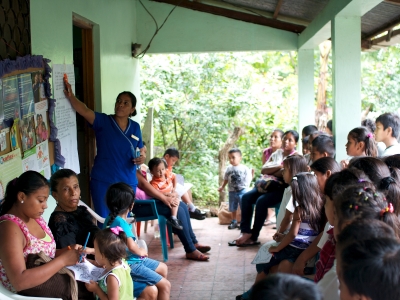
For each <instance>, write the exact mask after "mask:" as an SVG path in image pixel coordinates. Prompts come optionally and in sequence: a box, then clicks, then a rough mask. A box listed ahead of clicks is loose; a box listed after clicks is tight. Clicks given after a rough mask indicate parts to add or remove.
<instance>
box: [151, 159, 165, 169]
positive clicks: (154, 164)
mask: <svg viewBox="0 0 400 300" xmlns="http://www.w3.org/2000/svg"><path fill="white" fill-rule="evenodd" d="M162 163H164V161H163V160H162V159H161V158H159V157H153V158H152V159H150V160H149V170H150V172H152V171H153V169H154V168H155V167H157V166H158V165H160V164H162Z"/></svg>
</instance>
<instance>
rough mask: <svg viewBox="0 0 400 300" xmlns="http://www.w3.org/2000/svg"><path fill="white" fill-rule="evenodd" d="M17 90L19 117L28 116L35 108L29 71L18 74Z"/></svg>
mask: <svg viewBox="0 0 400 300" xmlns="http://www.w3.org/2000/svg"><path fill="white" fill-rule="evenodd" d="M18 92H19V102H20V105H21V118H22V119H23V118H28V117H30V116H32V115H33V113H34V110H35V107H34V100H33V91H32V81H31V75H30V74H29V73H26V74H20V75H18Z"/></svg>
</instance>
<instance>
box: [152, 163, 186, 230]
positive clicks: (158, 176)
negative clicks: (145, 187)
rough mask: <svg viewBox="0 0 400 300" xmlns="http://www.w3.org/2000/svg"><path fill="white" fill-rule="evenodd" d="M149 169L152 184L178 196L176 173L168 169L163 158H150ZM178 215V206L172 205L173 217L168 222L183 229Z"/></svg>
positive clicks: (158, 188) (166, 192)
mask: <svg viewBox="0 0 400 300" xmlns="http://www.w3.org/2000/svg"><path fill="white" fill-rule="evenodd" d="M149 170H150V173H151V175H152V176H153V178H152V179H151V181H150V184H151V185H152V186H153V187H154V188H155V189H156V190H159V191H160V192H161V193H163V194H165V195H168V196H170V197H176V194H175V193H173V192H174V188H175V186H176V178H175V174H174V173H172V172H170V171H168V170H167V169H166V167H165V164H164V162H163V161H162V160H161V158H158V157H154V158H152V159H150V161H149ZM177 215H178V206H172V207H171V217H169V218H168V219H167V222H168V223H169V224H171V226H172V227H174V228H176V229H179V230H182V226H181V225H180V224H179V220H178V218H177Z"/></svg>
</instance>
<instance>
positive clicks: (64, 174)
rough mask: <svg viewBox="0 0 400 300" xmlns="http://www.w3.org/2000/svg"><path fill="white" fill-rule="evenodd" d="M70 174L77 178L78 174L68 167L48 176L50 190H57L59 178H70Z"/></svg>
mask: <svg viewBox="0 0 400 300" xmlns="http://www.w3.org/2000/svg"><path fill="white" fill-rule="evenodd" d="M72 176H75V177H76V178H78V175H76V173H75V172H74V171H72V170H70V169H60V170H58V171H57V172H55V173H54V174H53V175H51V177H50V187H51V190H52V191H54V192H57V187H58V184H59V182H60V180H61V179H64V178H70V177H72Z"/></svg>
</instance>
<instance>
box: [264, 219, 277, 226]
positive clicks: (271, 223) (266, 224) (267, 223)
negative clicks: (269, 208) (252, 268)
mask: <svg viewBox="0 0 400 300" xmlns="http://www.w3.org/2000/svg"><path fill="white" fill-rule="evenodd" d="M275 224H276V222H272V221H270V220H268V221H266V222H264V225H263V226H270V225H275Z"/></svg>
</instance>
